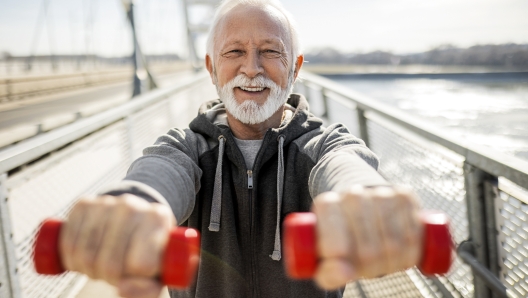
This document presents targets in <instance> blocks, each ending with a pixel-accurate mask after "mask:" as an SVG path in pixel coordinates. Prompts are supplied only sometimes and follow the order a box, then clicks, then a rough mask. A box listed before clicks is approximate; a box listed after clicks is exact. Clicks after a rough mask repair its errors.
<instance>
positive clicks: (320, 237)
mask: <svg viewBox="0 0 528 298" xmlns="http://www.w3.org/2000/svg"><path fill="white" fill-rule="evenodd" d="M340 201H341V198H340V195H339V194H337V193H335V192H327V193H323V194H320V195H319V196H317V198H316V199H315V201H314V205H313V212H314V213H315V215H316V216H317V227H316V229H317V249H318V253H319V256H320V257H322V258H346V257H347V255H348V251H349V246H350V245H349V242H348V235H347V234H348V231H347V228H346V222H345V219H344V216H343V213H342V211H341V205H340Z"/></svg>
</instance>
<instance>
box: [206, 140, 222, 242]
mask: <svg viewBox="0 0 528 298" xmlns="http://www.w3.org/2000/svg"><path fill="white" fill-rule="evenodd" d="M218 142H219V145H218V162H217V163H216V174H215V182H214V188H213V204H212V206H211V218H210V219H209V231H211V232H218V231H220V214H222V160H223V158H224V147H225V137H224V136H223V135H220V136H219V137H218Z"/></svg>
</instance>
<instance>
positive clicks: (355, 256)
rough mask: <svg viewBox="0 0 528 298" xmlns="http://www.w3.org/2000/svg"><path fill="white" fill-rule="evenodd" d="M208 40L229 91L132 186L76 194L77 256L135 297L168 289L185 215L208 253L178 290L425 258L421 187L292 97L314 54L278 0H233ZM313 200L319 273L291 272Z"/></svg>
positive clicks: (324, 282) (323, 276) (216, 76)
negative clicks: (173, 244)
mask: <svg viewBox="0 0 528 298" xmlns="http://www.w3.org/2000/svg"><path fill="white" fill-rule="evenodd" d="M207 52H208V53H207V56H206V66H207V69H208V70H209V72H210V74H211V79H212V82H213V84H214V85H215V86H216V88H217V90H218V95H219V96H220V101H218V100H214V101H210V102H207V103H205V104H204V105H203V106H202V108H201V109H200V111H199V115H198V116H197V117H196V118H195V119H194V120H193V121H192V122H191V123H190V125H189V127H190V128H189V129H171V130H170V131H169V132H168V133H167V134H166V135H163V136H161V137H160V138H159V139H158V140H157V141H156V143H155V144H154V145H153V146H150V147H148V148H146V149H145V150H144V156H143V157H141V158H139V159H138V160H136V161H135V162H134V163H133V164H132V166H131V167H130V169H129V171H128V174H127V176H126V178H125V180H124V181H123V182H122V183H121V184H120V185H118V186H116V187H114V188H112V189H110V190H109V191H107V192H106V193H105V194H103V195H101V196H99V197H98V198H96V199H81V200H80V201H79V203H78V204H76V205H75V206H74V208H73V210H72V212H71V214H70V215H69V217H68V220H67V222H66V223H65V225H64V227H63V229H62V232H61V240H60V248H61V254H62V258H63V263H64V265H65V267H66V268H67V269H69V270H75V271H79V272H82V273H85V274H87V275H88V276H90V277H92V278H98V279H104V280H106V281H108V282H109V283H111V284H113V285H116V286H117V287H118V288H119V291H120V293H121V295H123V296H125V297H156V296H157V295H159V292H160V290H161V285H160V284H159V281H158V280H157V279H156V278H155V276H156V275H157V274H158V273H159V270H160V268H159V263H160V256H161V252H162V250H163V247H164V245H165V243H166V241H167V233H168V231H169V229H170V228H171V227H172V226H173V225H175V224H180V225H186V226H189V227H193V228H195V229H198V230H199V231H200V232H201V234H202V241H201V249H202V254H201V263H200V267H199V270H198V276H197V280H196V283H195V285H194V286H193V287H192V288H191V289H189V290H187V291H172V292H171V295H172V297H340V296H341V295H342V288H343V287H344V285H345V284H346V283H347V282H348V281H351V280H354V279H357V278H359V277H367V278H368V277H376V276H379V275H383V274H387V273H391V272H394V271H397V270H401V269H404V268H408V267H410V266H413V265H415V264H416V263H417V261H418V257H419V253H418V243H419V239H420V237H421V235H420V233H421V228H420V224H419V223H418V219H417V218H418V217H417V207H416V204H415V201H414V199H413V197H412V195H411V194H409V193H407V192H404V191H401V190H398V189H393V188H389V187H387V183H386V182H385V181H384V180H383V179H382V178H381V176H380V175H379V174H378V173H377V172H376V170H375V168H376V167H377V165H378V161H377V158H376V157H375V156H374V154H373V153H372V152H371V151H370V150H369V149H368V148H366V147H365V145H364V143H363V142H362V141H361V140H359V139H357V138H355V137H354V136H352V135H351V134H350V133H349V132H348V130H347V129H346V128H345V127H344V126H343V125H339V124H337V125H331V126H329V127H327V128H325V127H322V123H321V120H319V119H317V118H316V117H314V116H313V115H312V114H310V113H309V111H308V104H307V102H306V100H305V99H304V97H303V96H301V95H296V94H291V95H290V92H291V89H292V85H293V82H294V81H295V79H296V78H297V76H298V74H299V70H300V68H301V66H302V64H303V56H302V55H300V53H299V43H298V40H297V33H296V30H295V25H294V23H293V20H292V19H291V17H290V15H289V14H288V13H287V12H286V11H285V10H284V9H283V8H282V6H281V5H280V3H278V2H277V1H272V0H227V1H225V2H223V3H222V4H221V6H220V7H219V9H218V12H217V14H216V16H215V19H214V21H213V27H212V31H211V34H210V37H209V41H208V50H207ZM310 210H312V211H313V212H315V213H316V215H317V217H318V226H317V229H318V235H319V237H318V253H319V255H320V262H319V265H318V269H317V273H316V276H315V278H314V281H294V280H290V279H288V278H287V276H286V275H285V271H284V265H283V259H282V254H281V252H282V247H281V222H282V221H283V219H284V217H285V216H286V215H287V214H288V213H291V212H298V211H310ZM339 289H341V290H339Z"/></svg>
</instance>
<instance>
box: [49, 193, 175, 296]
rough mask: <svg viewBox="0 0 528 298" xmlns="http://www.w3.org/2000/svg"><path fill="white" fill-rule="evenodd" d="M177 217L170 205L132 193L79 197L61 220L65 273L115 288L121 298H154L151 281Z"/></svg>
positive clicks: (154, 282) (156, 286) (157, 288)
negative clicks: (73, 273)
mask: <svg viewBox="0 0 528 298" xmlns="http://www.w3.org/2000/svg"><path fill="white" fill-rule="evenodd" d="M174 225H176V219H175V218H174V215H173V214H172V211H171V210H170V208H169V207H168V206H165V205H162V204H157V203H149V202H147V201H145V200H143V199H141V198H138V197H136V196H133V195H121V196H119V197H114V196H101V197H97V198H83V199H81V200H79V202H78V203H77V204H75V206H74V207H73V209H72V211H71V212H70V214H69V216H68V218H67V220H66V221H65V222H64V224H63V226H62V229H61V233H60V237H59V248H60V255H61V257H62V263H63V265H64V267H65V269H67V270H72V271H78V272H81V273H84V274H86V275H88V276H89V277H90V278H93V279H102V280H105V281H107V282H108V283H110V284H112V285H114V286H117V287H118V289H119V293H120V295H122V296H125V297H158V296H159V294H160V291H161V289H162V285H161V284H160V283H159V281H157V280H156V279H155V278H154V277H155V276H157V275H158V274H159V272H160V268H161V267H160V265H161V257H162V253H163V249H164V247H165V245H166V243H167V240H168V238H167V237H168V235H169V231H170V229H171V228H172V227H173V226H174Z"/></svg>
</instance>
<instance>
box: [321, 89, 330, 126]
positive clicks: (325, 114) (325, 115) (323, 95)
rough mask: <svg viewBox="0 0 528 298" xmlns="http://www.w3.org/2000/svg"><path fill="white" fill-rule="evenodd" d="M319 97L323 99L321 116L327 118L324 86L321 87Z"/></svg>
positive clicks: (326, 100) (326, 99)
mask: <svg viewBox="0 0 528 298" xmlns="http://www.w3.org/2000/svg"><path fill="white" fill-rule="evenodd" d="M321 98H322V99H323V114H322V115H321V118H325V119H328V120H330V119H329V118H328V115H329V113H328V98H327V96H326V90H325V88H323V87H321Z"/></svg>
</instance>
